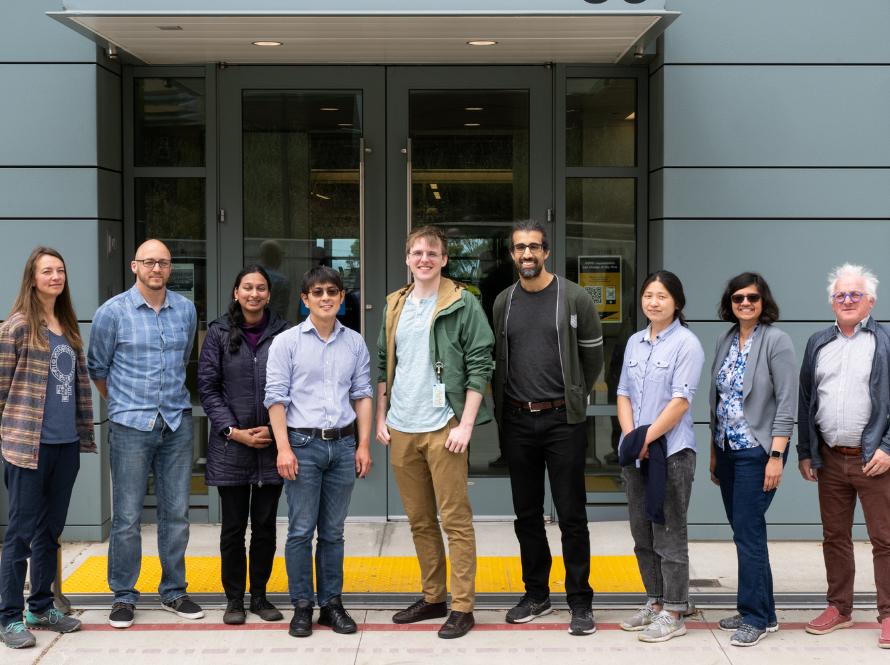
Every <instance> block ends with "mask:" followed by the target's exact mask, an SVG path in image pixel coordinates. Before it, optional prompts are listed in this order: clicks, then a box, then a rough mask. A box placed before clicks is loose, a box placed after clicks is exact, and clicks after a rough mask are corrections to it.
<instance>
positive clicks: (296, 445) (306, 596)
mask: <svg viewBox="0 0 890 665" xmlns="http://www.w3.org/2000/svg"><path fill="white" fill-rule="evenodd" d="M300 290H301V297H302V299H303V304H305V305H306V307H307V308H308V309H309V318H308V319H306V320H305V321H303V322H302V323H301V324H300V325H298V326H296V327H295V328H291V329H290V330H288V331H286V332H283V333H281V334H280V335H278V336H277V337H276V338H275V340H274V341H273V342H272V346H271V347H269V359H268V362H267V364H266V399H265V401H264V404H265V406H266V408H267V409H269V422H270V423H271V426H272V432H273V434H274V437H275V445H276V447H277V448H278V458H277V460H276V464H277V467H278V473H279V474H280V475H281V477H282V478H284V492H285V494H286V495H287V508H288V510H287V513H288V527H287V544H286V545H285V548H284V560H285V564H286V566H287V584H288V591H289V592H290V600H291V604H292V605H293V606H294V616H293V619H292V620H291V622H290V630H289V633H290V634H291V635H292V636H293V637H308V636H309V635H311V634H312V609H313V606H314V604H315V596H316V595H317V596H318V605H319V607H320V608H321V611H320V613H319V616H318V623H319V625H322V626H329V627H330V628H331V629H333V631H334V632H335V633H354V632H356V630H357V629H358V627H357V626H356V624H355V621H353V620H352V617H350V616H349V614H348V613H347V612H346V610H345V609H343V603H342V600H341V597H340V596H341V593H342V591H343V523H344V521H345V520H346V514H347V512H348V510H349V499H350V497H351V496H352V488H353V485H354V484H355V479H356V477H359V478H364V477H365V476H366V475H367V474H368V471H370V469H371V452H370V435H371V359H370V356H369V354H368V347H367V346H366V345H365V342H364V340H363V339H362V337H361V335H359V334H358V333H357V332H355V331H354V330H350V329H349V328H347V327H345V326H344V325H343V324H342V323H340V322H339V321H338V320H337V311H338V310H339V309H340V305H341V304H342V303H343V298H344V291H343V282H342V280H341V278H340V273H339V272H337V271H336V270H333V269H332V268H329V267H327V266H316V267H315V268H312V269H311V270H310V271H309V272H307V273H306V275H305V276H304V277H303V285H302V287H301V289H300ZM356 441H357V442H358V445H356ZM316 531H317V532H318V538H317V541H316V547H315V574H316V579H317V590H318V591H317V594H316V593H313V586H312V538H313V536H314V535H315V533H316Z"/></svg>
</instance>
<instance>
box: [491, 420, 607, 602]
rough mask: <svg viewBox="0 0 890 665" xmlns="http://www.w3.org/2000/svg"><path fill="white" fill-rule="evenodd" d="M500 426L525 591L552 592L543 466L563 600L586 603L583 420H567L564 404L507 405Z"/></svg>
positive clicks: (589, 594) (536, 595)
mask: <svg viewBox="0 0 890 665" xmlns="http://www.w3.org/2000/svg"><path fill="white" fill-rule="evenodd" d="M503 427H504V436H503V439H504V450H505V452H506V454H507V464H508V466H509V469H510V487H511V489H512V490H513V510H514V512H515V513H516V521H515V522H514V527H515V529H516V537H517V539H518V540H519V553H520V556H521V561H522V581H523V582H524V583H525V591H526V593H527V594H528V595H529V596H531V598H533V599H534V600H543V599H545V598H547V597H548V596H549V594H550V586H549V580H550V566H551V564H552V558H551V556H550V547H549V546H548V544H547V534H546V532H545V530H544V471H545V469H546V471H547V475H548V476H549V478H550V491H551V492H552V493H553V502H554V504H555V505H556V512H557V515H558V516H559V529H560V531H561V532H562V556H563V561H564V562H565V568H566V600H567V602H568V604H569V607H573V608H577V607H581V608H589V607H590V605H591V602H592V601H593V589H591V588H590V581H589V578H590V534H589V532H588V531H587V508H586V499H587V490H586V488H585V485H584V455H585V451H586V450H587V433H586V424H585V423H579V424H576V425H569V424H568V423H566V412H565V409H564V408H558V409H549V410H547V411H541V412H539V413H530V412H528V411H523V410H522V409H518V408H515V407H511V406H507V407H506V409H505V411H504V418H503Z"/></svg>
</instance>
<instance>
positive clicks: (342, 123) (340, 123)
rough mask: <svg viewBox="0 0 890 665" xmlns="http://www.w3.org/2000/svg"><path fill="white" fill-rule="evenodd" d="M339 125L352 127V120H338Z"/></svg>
mask: <svg viewBox="0 0 890 665" xmlns="http://www.w3.org/2000/svg"><path fill="white" fill-rule="evenodd" d="M337 127H352V123H351V122H338V123H337Z"/></svg>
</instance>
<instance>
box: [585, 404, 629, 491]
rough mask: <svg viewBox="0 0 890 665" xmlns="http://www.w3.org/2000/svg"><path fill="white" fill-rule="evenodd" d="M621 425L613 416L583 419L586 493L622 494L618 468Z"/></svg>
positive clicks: (622, 488) (622, 485)
mask: <svg viewBox="0 0 890 665" xmlns="http://www.w3.org/2000/svg"><path fill="white" fill-rule="evenodd" d="M620 435H621V426H620V425H619V424H618V417H617V416H594V417H588V418H587V454H586V455H585V460H584V462H585V474H584V475H585V479H584V480H585V485H586V486H587V491H588V493H600V492H624V483H623V481H622V479H621V471H620V467H619V466H618V438H619V437H620Z"/></svg>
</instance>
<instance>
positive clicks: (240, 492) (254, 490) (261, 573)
mask: <svg viewBox="0 0 890 665" xmlns="http://www.w3.org/2000/svg"><path fill="white" fill-rule="evenodd" d="M282 487H283V485H263V486H262V487H260V486H258V485H234V486H231V487H225V486H220V487H219V498H220V504H221V507H222V527H221V528H220V531H219V553H220V557H221V559H222V562H221V565H222V584H223V589H224V590H225V592H226V598H227V599H229V600H241V599H243V598H244V592H245V583H246V581H247V557H246V553H245V549H244V534H245V532H246V530H247V520H248V518H249V519H250V595H251V596H252V597H254V598H256V597H258V596H264V595H266V584H267V583H268V582H269V576H270V575H271V574H272V561H273V560H274V558H275V516H276V513H277V512H278V499H279V497H280V496H281V489H282Z"/></svg>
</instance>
